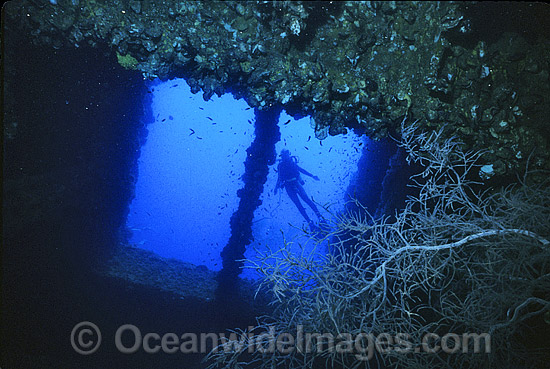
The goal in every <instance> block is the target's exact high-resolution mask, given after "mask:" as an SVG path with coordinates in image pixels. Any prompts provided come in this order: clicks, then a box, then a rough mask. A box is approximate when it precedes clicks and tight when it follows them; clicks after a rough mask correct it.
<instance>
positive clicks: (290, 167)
mask: <svg viewBox="0 0 550 369" xmlns="http://www.w3.org/2000/svg"><path fill="white" fill-rule="evenodd" d="M278 170H279V179H278V181H277V186H276V188H279V187H285V188H286V192H287V193H288V196H289V197H290V199H291V200H292V201H293V202H294V204H295V205H296V207H297V208H298V210H299V211H300V214H302V216H303V217H304V218H305V220H306V221H307V222H308V223H311V219H310V218H309V216H308V215H307V213H306V209H304V207H303V206H302V203H301V202H300V199H299V198H298V196H300V197H301V198H302V200H303V201H305V203H306V204H308V205H309V206H310V207H311V209H313V211H314V212H315V214H316V215H317V217H318V218H319V219H321V214H320V213H319V210H318V209H317V206H315V204H314V203H313V201H311V199H310V198H309V196H308V195H307V194H306V190H304V187H302V184H303V183H304V180H303V179H302V178H301V177H300V172H302V173H304V174H306V175H308V176H310V177H314V176H313V175H312V174H311V173H309V172H308V171H306V170H305V169H302V168H300V167H299V166H298V164H296V162H295V161H294V160H293V159H292V158H291V157H283V160H282V161H281V162H280V163H279V167H278ZM315 178H316V179H318V178H317V177H315Z"/></svg>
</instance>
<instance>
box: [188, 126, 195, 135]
mask: <svg viewBox="0 0 550 369" xmlns="http://www.w3.org/2000/svg"><path fill="white" fill-rule="evenodd" d="M189 130H190V131H191V133H189V136H191V135H194V134H195V131H194V130H193V129H191V128H189Z"/></svg>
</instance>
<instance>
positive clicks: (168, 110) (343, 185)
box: [124, 79, 374, 278]
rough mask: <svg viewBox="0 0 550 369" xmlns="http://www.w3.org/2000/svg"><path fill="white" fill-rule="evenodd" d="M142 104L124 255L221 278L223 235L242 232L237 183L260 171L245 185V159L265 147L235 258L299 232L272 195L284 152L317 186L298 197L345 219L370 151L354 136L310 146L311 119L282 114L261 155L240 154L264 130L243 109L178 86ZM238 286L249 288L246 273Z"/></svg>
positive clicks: (288, 204)
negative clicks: (132, 252) (145, 114)
mask: <svg viewBox="0 0 550 369" xmlns="http://www.w3.org/2000/svg"><path fill="white" fill-rule="evenodd" d="M147 98H150V100H151V101H150V102H149V103H150V104H151V111H150V116H151V117H152V122H151V123H150V124H149V125H148V128H147V129H148V134H147V139H146V141H145V143H144V145H143V146H142V148H141V153H140V157H139V159H138V170H137V172H138V175H137V178H136V187H135V197H134V199H133V200H132V202H131V205H130V209H129V213H128V218H127V222H126V226H125V227H124V233H125V237H126V238H127V241H128V244H130V245H132V246H137V247H139V248H142V249H145V250H150V251H153V252H154V253H156V254H157V255H159V256H161V257H165V258H174V259H178V260H182V261H185V262H188V263H191V264H194V265H196V266H204V267H206V268H208V269H209V270H212V271H216V272H217V271H220V270H221V269H222V265H223V262H222V257H221V255H220V252H221V251H222V250H223V248H224V246H226V244H227V243H228V240H229V239H230V237H231V233H232V231H233V232H241V231H243V229H242V227H239V228H238V229H236V228H235V224H237V223H238V224H241V223H242V222H241V221H233V220H231V219H232V217H233V214H235V212H237V209H238V207H239V202H240V201H247V199H246V198H245V195H243V193H242V191H241V192H239V191H240V190H241V189H242V188H244V187H245V185H246V184H245V180H246V179H249V180H252V181H254V180H255V177H257V176H258V173H259V172H257V171H258V170H260V169H259V168H256V167H251V168H250V169H249V172H251V173H249V174H248V176H247V175H246V171H245V165H243V164H244V163H245V160H246V159H247V156H249V157H253V156H255V155H256V156H257V155H259V154H261V152H263V151H266V150H270V149H269V147H271V146H273V145H274V146H273V147H272V149H271V150H275V151H274V154H273V157H271V159H270V160H269V162H268V168H267V170H268V172H267V177H266V178H265V182H264V183H263V184H262V186H263V188H262V186H260V188H259V189H258V190H259V193H258V194H257V195H258V196H259V199H258V201H255V202H254V203H255V204H256V207H253V208H252V209H251V211H252V212H253V214H252V213H249V214H248V215H247V217H249V218H250V220H249V221H250V225H249V227H250V230H249V231H246V232H250V236H249V237H248V238H250V240H249V243H250V246H247V247H246V252H245V253H243V255H240V257H241V258H242V257H243V256H245V255H246V257H251V258H252V257H254V252H255V251H254V250H265V247H267V246H271V247H273V246H275V245H277V244H280V243H281V242H283V235H282V234H281V231H282V232H283V233H284V235H285V236H286V237H287V238H288V237H290V238H292V237H295V236H296V235H297V233H298V232H299V231H298V230H299V229H300V228H303V227H304V226H305V227H307V226H308V224H307V222H305V220H304V218H303V217H302V216H301V215H300V213H299V211H298V210H297V209H296V207H295V205H294V204H293V202H292V201H291V199H290V198H289V197H288V195H287V194H286V193H284V190H283V191H280V192H279V193H278V194H277V195H275V194H274V189H275V185H276V182H277V176H278V174H277V164H278V163H279V160H280V156H279V154H280V153H281V152H282V150H283V149H287V150H290V151H291V153H292V155H293V156H295V157H296V158H297V161H298V162H299V165H300V166H301V167H303V168H304V169H306V170H308V171H309V172H311V173H313V174H315V175H317V176H318V177H319V178H320V180H319V182H317V181H314V180H313V179H311V178H308V177H306V176H304V177H305V179H306V181H308V183H306V184H305V188H306V189H307V192H308V194H309V195H310V197H312V199H313V201H315V202H316V203H317V205H318V206H319V208H321V209H322V212H323V213H324V215H325V216H327V217H329V216H331V214H329V212H333V213H334V214H336V213H338V212H341V211H343V210H344V209H345V203H346V202H347V201H349V200H350V197H349V195H348V193H347V192H346V189H347V188H348V186H349V185H350V183H351V181H352V179H353V178H354V173H355V172H356V171H357V164H358V162H359V159H360V157H361V155H362V154H363V153H364V152H366V150H370V145H371V144H372V145H374V143H373V142H371V141H370V140H368V139H367V138H366V137H365V136H362V135H360V134H358V133H354V132H353V131H350V132H349V133H348V134H346V135H339V136H329V137H326V138H325V139H324V140H318V139H317V138H315V135H314V133H313V129H312V127H311V124H312V120H311V118H310V117H304V118H301V119H298V120H296V119H294V118H292V117H291V116H289V115H287V114H286V113H285V112H282V113H280V114H279V113H275V115H274V119H276V121H275V124H276V126H277V128H276V130H277V132H275V131H274V133H270V134H268V135H266V136H265V137H264V138H261V140H263V141H260V142H259V144H258V145H259V146H258V147H259V149H257V150H260V151H256V152H255V153H253V152H252V151H250V150H249V147H250V146H251V144H252V141H253V139H255V138H257V137H256V136H257V132H256V133H255V125H256V124H263V125H266V124H268V123H266V122H257V116H255V115H254V110H253V109H251V108H250V107H248V105H247V104H246V103H245V102H244V101H243V100H235V99H234V98H233V97H231V95H229V94H225V95H223V96H221V97H216V96H214V97H212V98H211V99H209V100H208V101H204V99H203V98H202V97H201V96H200V94H193V93H192V92H191V91H190V88H189V86H188V85H187V83H186V82H185V80H184V79H174V80H168V81H166V82H160V81H158V80H157V81H153V82H150V83H148V96H147ZM146 103H147V102H146ZM278 132H280V137H279V136H278V135H279V133H278ZM273 135H276V136H275V137H273ZM268 142H269V143H268ZM251 206H252V205H251ZM323 208H326V210H324V209H323ZM308 211H309V212H310V213H311V209H308ZM311 215H312V217H313V214H312V213H311ZM230 218H231V219H230ZM232 227H233V230H232V229H231V228H232ZM242 242H243V241H242V240H241V243H242ZM239 274H240V271H239ZM243 276H244V277H247V278H257V275H255V274H254V273H253V272H251V271H250V270H248V269H245V271H244V274H243Z"/></svg>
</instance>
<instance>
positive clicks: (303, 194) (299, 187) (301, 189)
mask: <svg viewBox="0 0 550 369" xmlns="http://www.w3.org/2000/svg"><path fill="white" fill-rule="evenodd" d="M296 187H297V190H298V194H299V195H300V197H301V198H302V200H304V202H305V203H306V204H308V205H309V206H310V207H311V209H313V211H314V212H315V215H317V218H319V220H320V219H321V218H322V216H321V213H319V209H317V206H315V203H314V202H313V201H311V199H310V198H309V196H308V195H307V193H306V190H304V187H302V185H297V186H296Z"/></svg>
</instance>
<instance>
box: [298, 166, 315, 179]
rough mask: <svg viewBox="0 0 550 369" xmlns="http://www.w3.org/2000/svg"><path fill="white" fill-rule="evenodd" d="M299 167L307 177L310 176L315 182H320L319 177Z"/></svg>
mask: <svg viewBox="0 0 550 369" xmlns="http://www.w3.org/2000/svg"><path fill="white" fill-rule="evenodd" d="M297 167H298V170H299V171H300V172H302V173H304V174H305V175H306V176H310V177H311V178H313V179H314V180H316V181H318V180H319V177H317V176H314V175H313V174H311V173H310V172H308V171H307V170H305V169H304V168H302V167H300V166H299V165H297Z"/></svg>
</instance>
